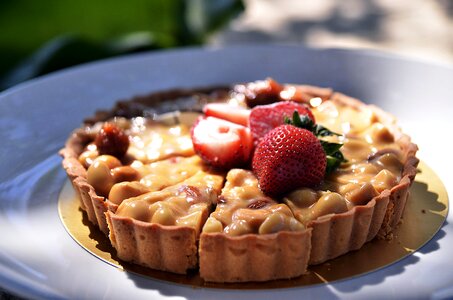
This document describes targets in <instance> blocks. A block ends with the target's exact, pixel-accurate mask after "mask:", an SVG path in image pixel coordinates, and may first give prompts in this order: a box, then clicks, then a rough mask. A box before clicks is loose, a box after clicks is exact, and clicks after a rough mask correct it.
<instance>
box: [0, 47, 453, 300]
mask: <svg viewBox="0 0 453 300" xmlns="http://www.w3.org/2000/svg"><path fill="white" fill-rule="evenodd" d="M267 76H271V77H273V78H275V79H277V80H278V81H281V82H295V83H308V84H314V85H319V86H330V87H333V88H334V89H336V90H338V91H341V92H344V93H346V94H349V95H352V96H355V97H358V98H360V99H363V100H364V101H366V102H370V103H376V104H378V105H379V106H381V107H383V108H384V109H386V110H388V111H391V112H393V113H394V114H395V115H396V116H397V117H398V118H399V120H400V124H401V125H402V127H403V128H404V130H405V131H406V132H407V133H409V134H410V135H411V136H412V137H413V139H414V141H415V142H416V143H418V144H419V146H420V148H421V151H420V158H421V159H423V160H424V161H425V162H426V163H427V164H428V165H429V166H431V167H432V168H433V169H434V170H435V171H436V172H437V173H438V175H439V176H440V177H441V179H442V180H443V182H444V183H445V184H446V187H447V191H448V192H449V194H451V193H452V192H453V180H452V179H453V178H452V177H453V175H451V174H450V168H451V166H452V164H451V161H450V160H451V158H447V157H448V156H450V155H451V154H450V152H451V151H450V150H451V149H452V146H453V143H452V140H453V139H452V138H451V137H450V135H451V133H450V132H449V130H451V128H453V117H452V112H453V110H452V109H450V108H449V106H450V104H449V103H448V102H449V101H451V99H452V98H453V97H452V93H453V91H452V90H451V84H452V83H453V69H452V68H450V67H445V66H435V65H428V64H423V63H420V62H414V61H407V60H404V59H401V58H397V57H391V56H387V55H382V54H377V53H369V52H368V53H365V52H359V51H347V50H319V49H305V48H301V47H287V46H246V47H232V48H227V49H184V50H178V51H168V52H157V53H151V54H141V55H134V56H128V57H122V58H117V59H112V60H106V61H102V62H99V63H94V64H88V65H84V66H81V67H76V68H72V69H69V70H67V71H63V72H58V73H55V74H52V75H49V76H45V77H43V78H40V79H37V80H33V81H30V82H27V83H25V84H21V85H19V86H17V87H15V88H13V89H10V90H8V91H6V92H4V93H2V94H0V142H1V146H0V170H1V172H0V286H2V287H4V288H6V289H8V290H11V291H12V292H14V293H17V294H19V295H22V296H26V297H33V298H78V299H80V298H82V299H99V298H107V299H123V298H126V297H127V298H130V299H139V298H148V299H149V298H161V299H163V298H170V297H177V298H187V299H212V298H216V299H221V298H233V297H234V298H236V299H240V298H247V299H253V298H255V299H261V300H262V299H273V298H276V297H279V298H281V299H284V298H287V297H298V298H302V297H304V298H307V297H308V298H311V297H320V298H326V297H330V298H335V297H339V298H348V299H352V298H363V297H364V295H367V297H371V298H402V297H410V298H413V297H443V296H450V297H452V296H453V290H452V289H451V286H452V284H453V272H452V271H451V270H453V259H451V256H452V253H453V226H452V223H453V220H452V218H451V216H449V217H448V218H447V222H446V224H445V225H444V226H443V227H442V229H441V230H440V232H439V233H438V234H437V235H436V236H435V237H434V239H433V240H431V241H430V242H429V243H428V244H427V245H425V246H424V247H423V248H422V249H421V250H420V251H418V252H417V253H415V254H414V255H411V256H409V257H407V258H405V259H403V260H402V261H400V262H398V263H395V264H393V265H391V266H389V267H387V268H384V269H382V270H379V271H376V272H373V273H371V274H368V275H365V276H361V277H358V278H354V279H350V280H345V281H340V282H335V283H333V284H328V285H319V286H314V287H308V288H291V289H281V290H262V291H243V290H241V291H232V290H216V289H194V288H191V287H187V286H180V285H175V284H170V283H166V282H160V281H154V280H150V279H147V278H143V277H140V276H137V275H133V274H129V273H126V272H121V271H119V270H118V269H116V268H114V267H111V266H109V265H107V264H105V263H103V262H102V261H100V260H99V259H97V258H95V257H94V256H92V255H90V254H89V253H87V252H86V251H84V250H83V249H82V248H81V247H79V246H78V245H77V244H76V242H74V241H73V240H72V239H71V238H70V237H69V235H68V234H67V233H66V231H65V230H64V228H63V225H62V224H61V222H60V220H59V217H58V212H57V198H58V193H59V191H60V189H61V187H62V185H63V183H64V180H65V179H66V177H65V173H64V171H63V170H62V169H61V167H60V158H59V157H58V156H57V154H56V153H57V151H58V149H59V148H61V147H62V146H63V143H64V141H65V139H66V138H67V136H68V134H69V133H70V132H71V130H72V129H73V128H75V127H78V126H79V125H80V123H81V122H82V120H83V118H84V117H86V116H90V115H92V114H93V113H94V111H95V110H96V109H101V108H110V107H111V106H112V105H113V103H114V102H115V101H117V100H118V99H122V98H128V97H131V96H133V95H137V94H145V93H149V92H152V91H155V90H160V89H167V88H173V87H196V86H207V85H213V84H228V83H234V82H241V81H252V80H256V79H262V78H265V77H267Z"/></svg>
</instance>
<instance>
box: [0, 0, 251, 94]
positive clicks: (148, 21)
mask: <svg viewBox="0 0 453 300" xmlns="http://www.w3.org/2000/svg"><path fill="white" fill-rule="evenodd" d="M243 10H244V4H243V2H242V1H241V0H129V1H107V0H92V1H88V0H80V1H69V0H45V1H34V0H0V57H1V59H0V90H3V89H6V88H8V87H11V86H13V85H15V84H17V83H20V82H22V81H24V80H27V79H30V78H33V77H36V76H40V75H43V74H46V73H48V72H52V71H55V70H59V69H62V68H65V67H69V66H72V65H76V64H79V63H83V62H88V61H93V60H96V59H101V58H106V57H112V56H116V55H121V54H127V53H133V52H138V51H145V50H152V49H162V48H170V47H181V46H190V45H200V44H203V43H204V42H205V40H206V38H207V37H208V36H209V34H211V33H213V32H215V31H216V30H218V29H220V28H221V27H222V26H224V25H226V24H227V23H228V22H229V21H230V20H231V19H233V18H235V17H236V16H237V15H238V14H240V13H241V12H242V11H243Z"/></svg>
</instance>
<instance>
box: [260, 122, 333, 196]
mask: <svg viewBox="0 0 453 300" xmlns="http://www.w3.org/2000/svg"><path fill="white" fill-rule="evenodd" d="M326 164H327V159H326V153H325V152H324V150H323V147H322V145H321V143H320V141H319V140H318V139H317V138H316V136H315V135H314V134H313V133H312V132H311V131H309V130H306V129H302V128H298V127H295V126H293V125H281V126H279V127H277V128H275V129H273V130H271V131H270V132H269V133H268V134H267V135H266V136H265V137H264V138H263V139H262V140H261V142H260V143H259V145H258V147H257V148H256V150H255V154H254V156H253V162H252V166H253V171H254V173H255V174H256V176H257V177H258V181H259V185H260V188H261V190H262V191H263V192H264V193H266V194H268V195H281V194H283V193H286V192H289V191H291V190H294V189H296V188H299V187H303V186H307V187H313V186H316V185H318V184H319V183H321V181H322V179H323V178H324V174H325V172H326Z"/></svg>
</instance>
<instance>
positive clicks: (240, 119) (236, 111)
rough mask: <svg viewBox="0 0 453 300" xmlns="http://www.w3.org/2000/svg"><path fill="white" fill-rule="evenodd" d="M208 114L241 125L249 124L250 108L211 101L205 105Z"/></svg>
mask: <svg viewBox="0 0 453 300" xmlns="http://www.w3.org/2000/svg"><path fill="white" fill-rule="evenodd" d="M203 112H204V113H205V115H206V116H211V117H216V118H220V119H224V120H227V121H230V122H233V123H236V124H239V125H243V126H248V123H249V116H250V109H246V108H243V107H241V106H235V105H231V104H228V103H209V104H206V105H205V106H204V107H203Z"/></svg>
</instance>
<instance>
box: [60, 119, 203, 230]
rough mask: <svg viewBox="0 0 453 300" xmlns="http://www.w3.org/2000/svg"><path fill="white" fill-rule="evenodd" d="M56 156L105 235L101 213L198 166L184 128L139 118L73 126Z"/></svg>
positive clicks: (180, 178)
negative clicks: (63, 146)
mask: <svg viewBox="0 0 453 300" xmlns="http://www.w3.org/2000/svg"><path fill="white" fill-rule="evenodd" d="M112 128H113V129H112ZM112 132H113V133H112ZM122 136H126V140H125V142H121V137H122ZM123 140H124V139H123ZM124 143H127V145H126V146H125V147H124V146H122V144H124ZM118 149H120V150H118ZM60 154H61V155H62V156H63V167H64V169H65V170H66V172H67V174H68V176H69V178H70V180H71V182H72V183H73V186H74V188H75V190H76V191H77V192H78V194H79V195H80V201H81V203H80V206H81V208H82V209H83V210H85V211H86V212H87V215H88V219H89V220H90V222H91V223H93V224H95V225H97V226H99V228H100V229H101V231H103V232H104V233H105V234H108V228H107V223H106V219H105V212H106V211H108V210H110V211H115V210H116V209H117V207H118V204H120V203H121V201H122V200H123V199H125V198H129V197H133V196H138V195H140V194H143V193H146V192H149V191H156V190H160V189H162V188H165V187H167V186H170V185H174V184H176V183H179V182H181V181H183V180H185V179H187V178H188V177H190V176H192V175H194V174H195V173H196V171H198V170H200V169H201V168H202V167H203V163H202V161H201V160H200V159H199V157H197V156H194V151H193V146H192V142H191V139H190V134H189V127H188V126H186V125H184V124H176V125H166V124H161V123H156V122H155V121H153V120H150V119H146V118H143V117H136V118H132V119H130V120H128V119H125V118H115V119H111V120H109V121H108V122H97V123H94V124H93V125H91V126H86V127H83V128H81V129H78V130H76V131H74V133H73V134H72V135H71V137H70V138H69V139H68V141H67V142H66V147H65V148H64V149H63V150H61V151H60ZM159 174H160V175H159Z"/></svg>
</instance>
